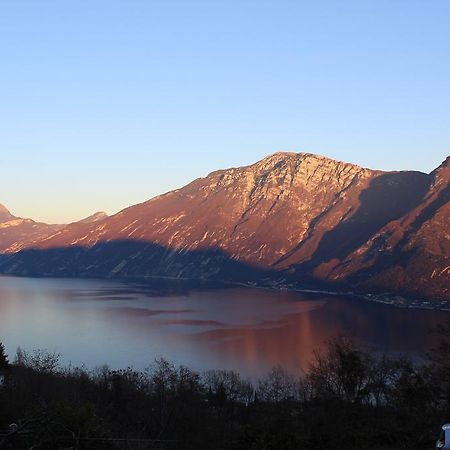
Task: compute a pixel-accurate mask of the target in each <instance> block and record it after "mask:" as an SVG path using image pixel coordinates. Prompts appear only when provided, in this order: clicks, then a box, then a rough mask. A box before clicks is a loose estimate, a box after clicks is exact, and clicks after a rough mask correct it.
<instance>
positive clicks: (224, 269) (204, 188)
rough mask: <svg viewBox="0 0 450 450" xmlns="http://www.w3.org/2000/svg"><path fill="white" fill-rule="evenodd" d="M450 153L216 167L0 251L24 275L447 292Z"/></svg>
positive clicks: (276, 158) (296, 156)
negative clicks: (417, 163) (434, 161)
mask: <svg viewBox="0 0 450 450" xmlns="http://www.w3.org/2000/svg"><path fill="white" fill-rule="evenodd" d="M449 172H450V170H449V159H447V161H446V162H444V163H443V164H442V165H441V166H440V167H439V168H438V169H436V170H435V171H433V172H432V173H431V174H424V173H421V172H412V171H401V172H382V171H378V170H370V169H366V168H362V167H359V166H356V165H353V164H348V163H344V162H339V161H335V160H332V159H329V158H325V157H322V156H318V155H313V154H309V153H276V154H274V155H271V156H269V157H267V158H264V159H263V160H261V161H259V162H257V163H255V164H253V165H250V166H246V167H240V168H232V169H227V170H220V171H216V172H213V173H211V174H210V175H208V176H207V177H206V178H199V179H197V180H195V181H193V182H192V183H190V184H188V185H187V186H185V187H183V188H181V189H177V190H175V191H172V192H169V193H167V194H164V195H161V196H158V197H155V198H153V199H151V200H149V201H147V202H144V203H141V204H138V205H135V206H132V207H130V208H127V209H125V210H123V211H121V212H119V213H118V214H116V215H114V216H111V217H104V218H102V219H101V220H100V221H94V222H92V223H83V222H78V223H73V224H70V225H67V226H66V227H64V228H60V229H58V230H56V231H55V232H54V233H52V234H50V235H48V236H47V237H46V238H44V239H42V240H40V241H39V242H35V243H34V244H33V245H32V247H34V250H28V249H29V248H30V247H31V246H30V245H24V246H22V247H21V248H23V249H24V251H21V252H18V253H14V254H11V255H10V256H8V257H6V258H2V260H1V262H0V271H1V272H3V273H14V274H21V275H27V274H28V275H29V274H33V275H57V276H63V275H64V276H86V275H89V276H116V277H148V276H171V277H178V278H203V279H216V280H221V281H245V280H250V279H251V280H252V281H256V282H258V281H261V280H263V279H264V280H265V282H270V280H280V279H285V280H287V281H296V282H299V283H307V284H314V283H317V284H323V283H326V284H327V285H328V284H332V285H335V286H337V287H339V288H341V287H342V288H345V289H348V288H351V289H360V290H370V291H379V290H385V291H386V290H389V291H395V292H399V293H404V294H414V295H417V294H419V295H425V296H429V297H435V298H447V297H449V289H450V283H449V279H450V276H449V275H450V274H449V266H450V260H449V259H450V251H449V246H450V237H449V227H448V223H449V220H448V219H449V208H450V207H449V189H450V188H449V182H450V174H449Z"/></svg>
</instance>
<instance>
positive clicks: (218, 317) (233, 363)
mask: <svg viewBox="0 0 450 450" xmlns="http://www.w3.org/2000/svg"><path fill="white" fill-rule="evenodd" d="M446 317H447V315H446V314H444V313H439V312H434V311H417V310H400V309H394V308H391V307H388V306H385V305H378V304H373V303H367V302H362V301H358V300H348V299H341V298H331V297H326V298H308V297H305V296H304V295H300V294H295V293H289V292H273V291H264V290H246V289H222V290H215V291H211V290H204V291H192V290H188V289H185V288H183V289H180V290H178V289H174V288H173V287H171V289H170V292H169V293H167V294H163V290H162V289H161V287H160V286H158V287H157V288H155V287H154V286H150V287H148V288H147V287H143V286H137V285H136V286H132V285H126V284H122V283H117V282H111V281H98V280H61V279H58V280H55V279H27V278H11V277H0V340H2V341H3V342H4V343H5V345H6V347H7V350H8V352H9V353H10V354H13V353H14V352H15V349H16V347H17V346H19V345H20V346H21V347H24V348H26V349H33V348H38V347H40V348H47V349H49V350H51V351H57V352H60V353H61V354H62V355H63V357H64V362H65V363H68V362H71V363H73V364H76V365H79V364H82V363H85V364H86V365H87V366H89V367H94V366H96V365H99V364H103V363H108V364H109V365H111V366H112V367H115V368H119V367H127V366H130V365H132V366H134V367H136V368H139V369H141V368H144V367H146V366H148V365H149V364H150V363H151V362H152V360H153V359H154V358H155V357H158V356H165V357H167V358H169V359H171V360H173V361H174V362H176V363H179V364H185V365H188V366H191V367H194V368H197V369H200V370H201V369H207V368H234V369H237V370H239V371H240V372H242V373H243V374H245V375H249V376H252V377H256V376H259V375H261V374H263V373H265V372H266V371H267V370H268V369H269V368H270V367H272V366H273V365H276V364H281V365H282V366H284V367H286V368H288V369H289V370H292V371H296V372H298V371H300V370H302V369H305V368H306V367H307V365H308V363H309V361H310V360H311V357H312V353H313V351H314V350H315V349H318V348H320V347H321V346H322V345H323V344H324V342H325V341H326V340H328V339H330V338H331V337H333V336H336V335H339V334H347V335H351V336H353V337H354V338H355V339H356V340H358V341H359V342H361V343H362V344H364V345H367V346H369V347H371V348H374V349H376V350H379V351H387V352H391V353H404V354H408V355H413V356H415V355H418V354H420V353H421V352H423V351H424V350H425V349H426V348H427V347H428V346H429V345H430V344H431V342H432V335H431V334H430V330H431V329H432V328H433V327H435V326H436V325H437V324H438V323H440V322H442V321H443V320H445V319H446Z"/></svg>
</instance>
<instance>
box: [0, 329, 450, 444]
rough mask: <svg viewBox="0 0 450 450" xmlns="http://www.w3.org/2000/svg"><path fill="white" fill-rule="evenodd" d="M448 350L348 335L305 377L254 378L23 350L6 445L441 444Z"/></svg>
mask: <svg viewBox="0 0 450 450" xmlns="http://www.w3.org/2000/svg"><path fill="white" fill-rule="evenodd" d="M449 330H450V328H449ZM441 333H443V334H442V336H443V342H445V339H448V335H449V333H444V332H443V331H441ZM0 349H3V347H2V346H0ZM446 352H447V347H446V346H445V344H442V345H439V346H437V348H436V349H434V350H433V352H432V356H430V359H429V361H427V362H426V364H422V365H414V364H412V363H411V362H410V361H407V360H401V359H392V358H388V357H386V356H376V355H374V354H371V353H370V352H368V351H364V350H362V349H361V348H359V347H358V346H356V345H355V344H354V343H353V342H352V341H351V340H348V339H345V338H341V339H337V340H333V341H331V342H329V344H328V346H327V348H326V350H325V351H323V352H321V353H317V354H316V357H315V360H314V361H313V363H312V365H311V367H310V370H309V371H307V373H306V374H303V375H302V376H294V375H292V374H289V373H287V372H286V371H284V370H283V369H282V368H281V367H275V368H273V369H272V370H271V371H270V373H268V374H267V375H266V376H265V377H263V378H261V379H260V380H257V382H256V383H255V384H253V383H252V382H251V381H250V380H248V379H243V378H242V377H241V376H240V375H239V374H238V373H236V372H234V371H227V370H210V371H207V372H205V373H203V374H199V373H198V372H196V371H193V370H191V369H189V368H187V367H184V366H179V367H177V366H175V365H174V364H172V363H170V362H169V361H167V360H165V359H158V360H155V361H154V362H153V364H151V366H150V367H149V368H148V369H147V370H146V371H144V372H139V371H135V370H133V369H132V368H127V369H125V370H119V371H117V370H111V369H110V368H109V367H107V366H103V367H99V368H97V369H95V370H92V371H88V370H87V369H85V368H68V369H61V367H60V364H59V355H56V354H54V353H48V352H45V351H42V350H38V351H34V352H31V353H29V352H27V351H24V350H22V349H19V350H18V352H17V355H16V358H15V361H14V364H11V365H10V370H9V373H10V375H9V378H10V380H11V382H9V383H7V384H6V385H5V386H4V387H3V389H1V390H0V430H1V431H3V432H4V433H6V437H4V438H0V449H1V448H14V449H18V450H20V449H22V448H23V449H25V448H30V447H32V446H33V445H34V446H35V448H46V449H49V450H52V449H59V448H69V447H71V446H72V447H75V448H77V449H113V448H114V449H118V448H127V449H134V448H136V449H137V448H161V449H172V448H173V449H200V450H201V449H211V448H214V449H218V450H220V449H224V450H225V449H238V450H239V449H242V450H244V449H253V450H263V449H264V450H265V449H283V450H284V449H295V450H302V449H305V450H306V449H318V450H320V449H329V448H333V449H336V450H339V449H342V450H352V449H360V448H365V449H373V450H375V449H377V450H383V449H384V450H394V449H395V450H400V449H423V448H431V447H432V445H433V441H434V440H435V438H436V436H437V434H438V432H439V427H440V425H441V424H442V423H443V422H446V421H448V420H449V418H448V416H447V414H448V411H450V395H449V392H450V389H449V383H448V379H447V378H446V376H447V373H448V372H447V370H448V369H449V368H450V365H449V364H448V363H447V361H448V359H446ZM0 353H1V352H0ZM1 354H4V349H3V353H1ZM11 424H14V425H12V428H10V425H11ZM4 433H3V434H4ZM2 439H3V440H2ZM39 446H40V447H39Z"/></svg>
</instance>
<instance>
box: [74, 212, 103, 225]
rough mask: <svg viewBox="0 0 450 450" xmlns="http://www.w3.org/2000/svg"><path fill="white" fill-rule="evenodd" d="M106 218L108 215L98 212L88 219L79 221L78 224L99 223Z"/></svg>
mask: <svg viewBox="0 0 450 450" xmlns="http://www.w3.org/2000/svg"><path fill="white" fill-rule="evenodd" d="M107 217H108V214H106V213H105V212H104V211H98V212H96V213H94V214H92V215H91V216H89V217H86V218H85V219H82V220H80V221H79V222H80V223H94V222H100V221H101V220H103V219H106V218H107Z"/></svg>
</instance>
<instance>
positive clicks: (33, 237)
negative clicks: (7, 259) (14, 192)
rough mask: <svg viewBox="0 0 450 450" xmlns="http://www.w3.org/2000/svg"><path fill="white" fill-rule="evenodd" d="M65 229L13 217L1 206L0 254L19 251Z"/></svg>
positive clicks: (60, 226) (61, 226)
mask: <svg viewBox="0 0 450 450" xmlns="http://www.w3.org/2000/svg"><path fill="white" fill-rule="evenodd" d="M63 227H64V225H49V224H46V223H40V222H35V221H34V220H31V219H22V218H20V217H16V216H13V215H12V214H11V213H10V212H9V211H8V209H7V208H6V207H5V206H4V205H2V204H0V252H7V251H9V252H14V251H17V250H19V249H20V248H22V247H26V246H29V245H30V244H31V243H32V242H35V241H39V240H41V239H43V238H44V237H46V236H48V235H49V234H51V233H54V232H55V231H57V230H59V229H61V228H63Z"/></svg>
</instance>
